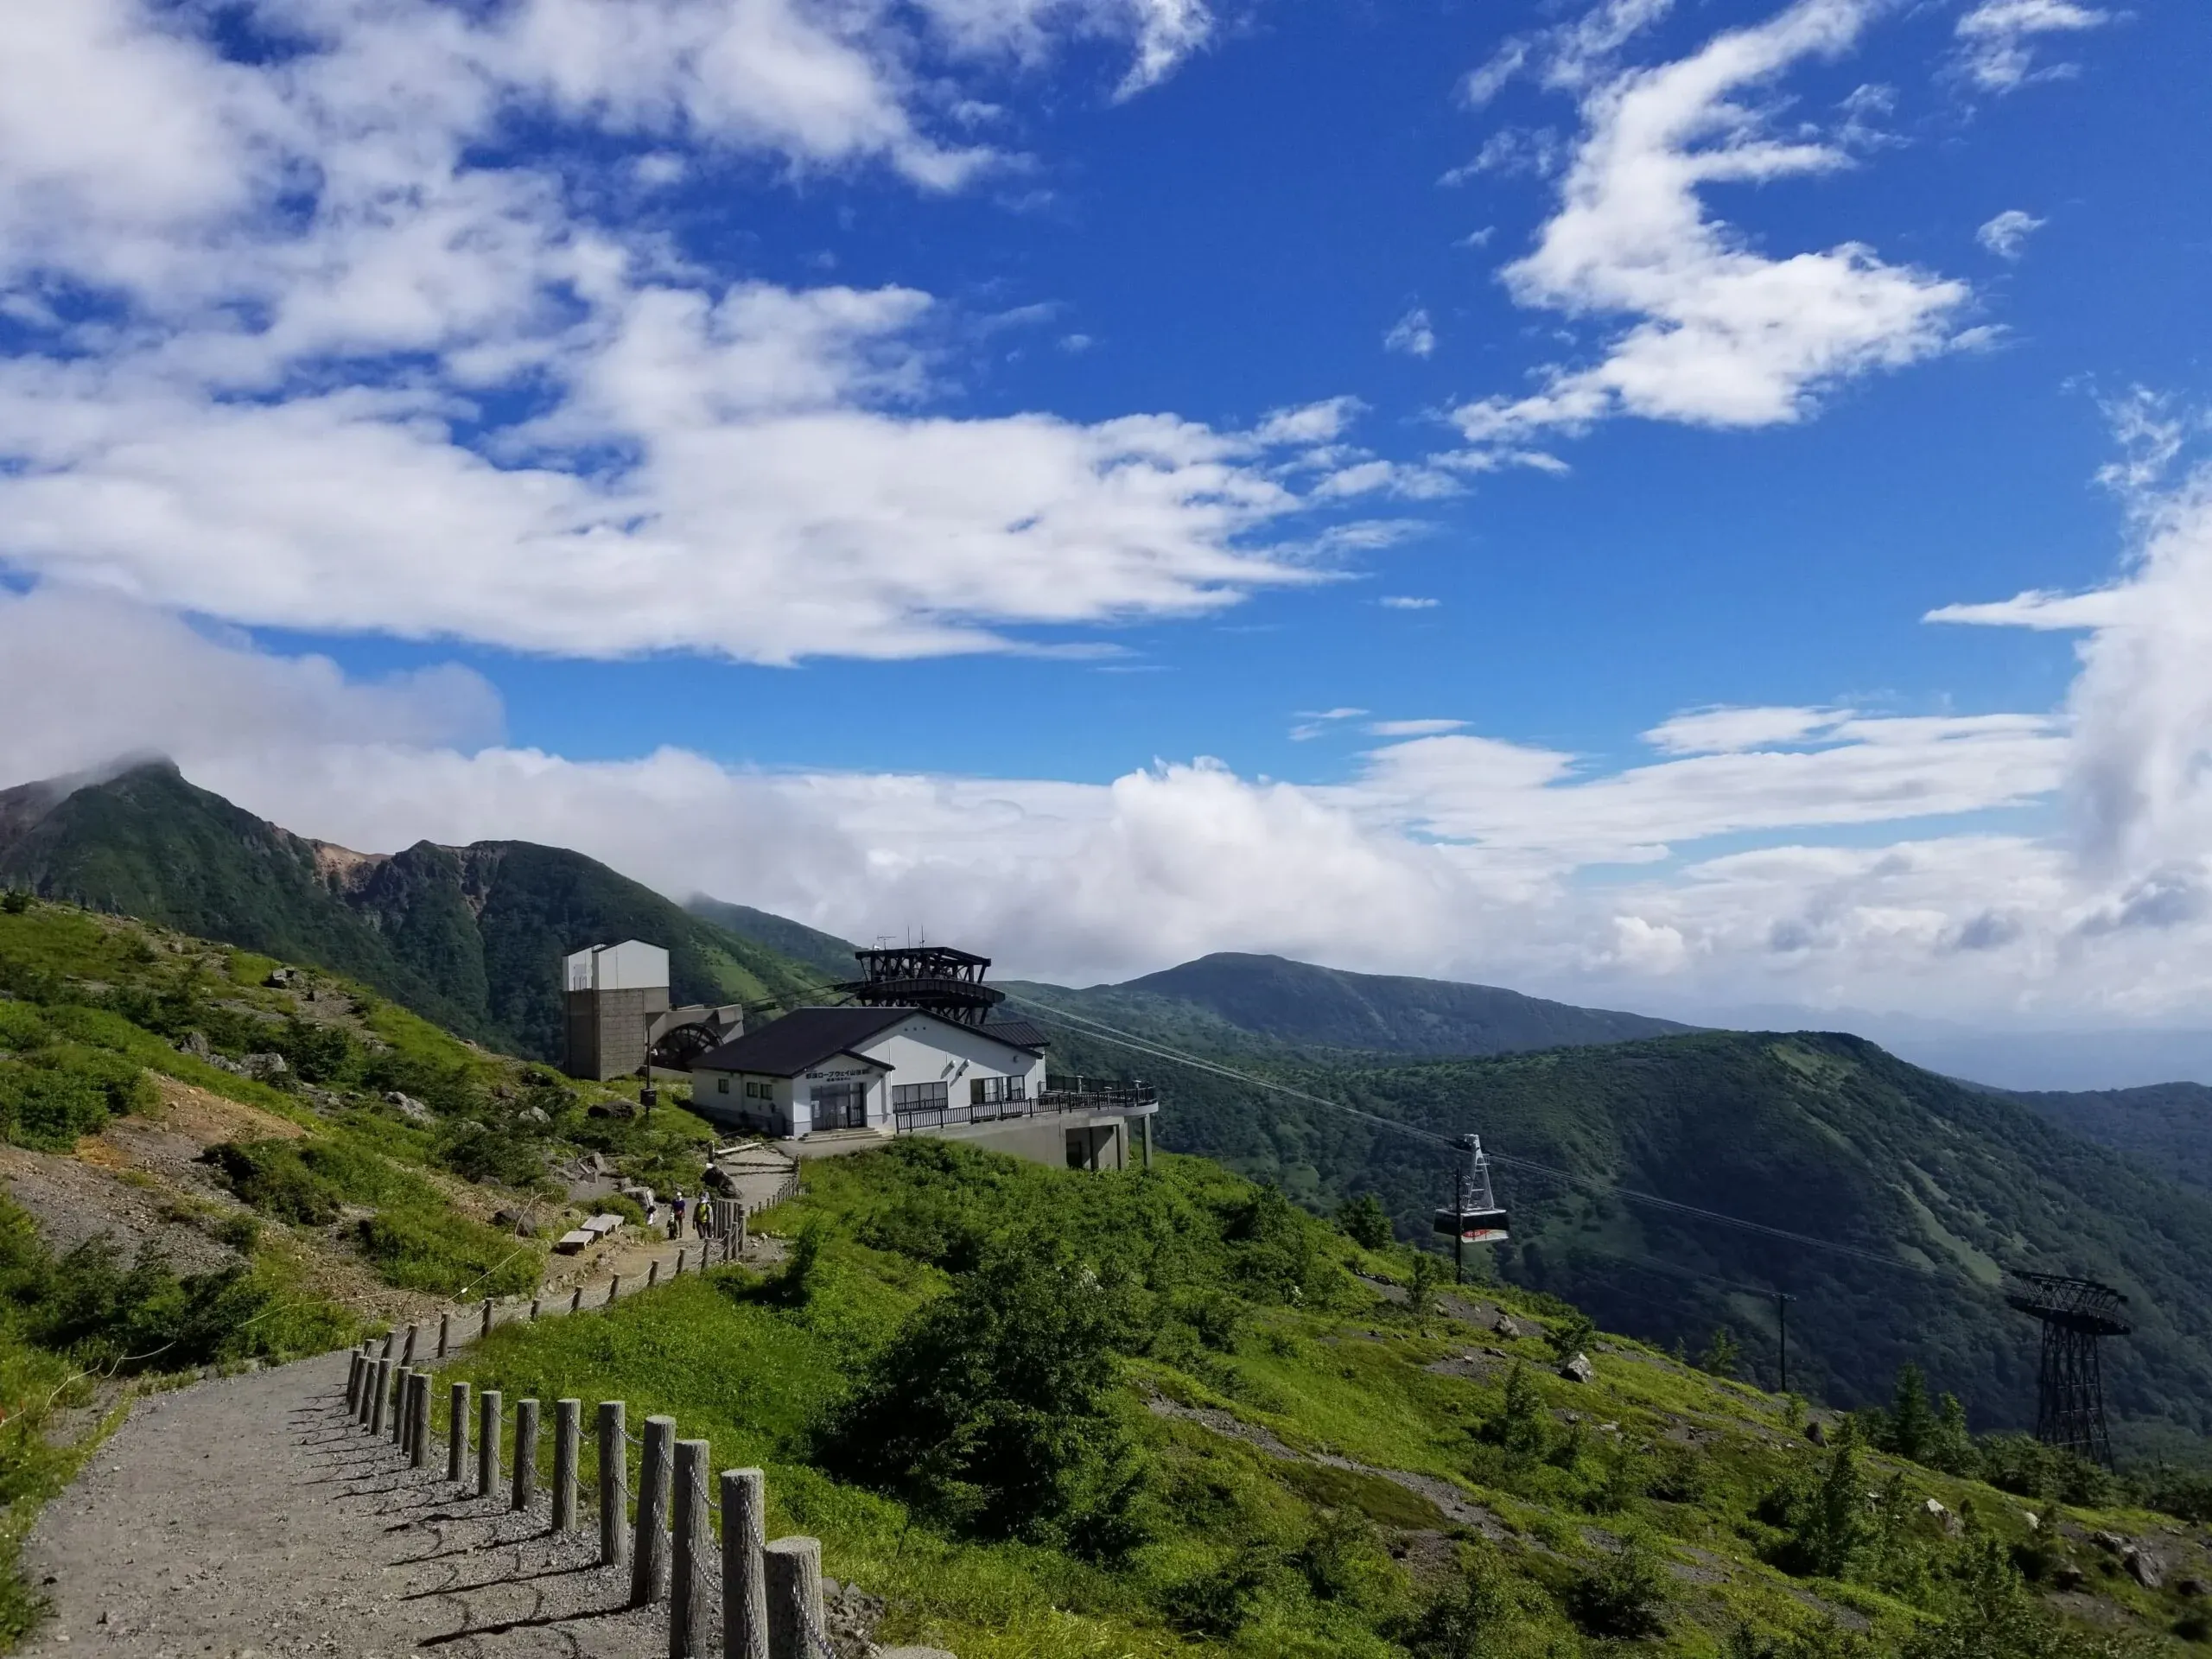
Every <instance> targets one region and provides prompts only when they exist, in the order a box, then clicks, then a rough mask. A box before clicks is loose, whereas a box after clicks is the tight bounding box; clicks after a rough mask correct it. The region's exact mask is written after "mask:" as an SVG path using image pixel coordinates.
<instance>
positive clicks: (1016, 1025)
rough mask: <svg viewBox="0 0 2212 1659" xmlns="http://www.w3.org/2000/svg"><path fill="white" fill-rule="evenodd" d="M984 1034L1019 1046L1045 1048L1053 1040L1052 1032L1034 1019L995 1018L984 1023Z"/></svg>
mask: <svg viewBox="0 0 2212 1659" xmlns="http://www.w3.org/2000/svg"><path fill="white" fill-rule="evenodd" d="M983 1035H984V1036H986V1037H995V1038H997V1039H999V1041H1001V1042H1002V1043H1012V1044H1014V1046H1015V1047H1017V1048H1043V1047H1044V1046H1046V1044H1047V1043H1049V1042H1051V1041H1052V1033H1049V1032H1047V1031H1046V1029H1045V1027H1042V1026H1040V1025H1039V1024H1038V1023H1037V1022H1036V1021H1035V1020H990V1021H988V1022H987V1023H986V1024H985V1025H984V1027H983Z"/></svg>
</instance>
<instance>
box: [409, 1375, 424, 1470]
mask: <svg viewBox="0 0 2212 1659" xmlns="http://www.w3.org/2000/svg"><path fill="white" fill-rule="evenodd" d="M413 1422H414V1427H412V1428H410V1430H409V1431H408V1447H407V1462H408V1465H409V1466H410V1468H415V1469H421V1468H424V1467H427V1466H428V1465H429V1461H430V1374H429V1372H428V1371H417V1372H416V1373H415V1415H414V1419H413Z"/></svg>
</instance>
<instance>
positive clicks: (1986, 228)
mask: <svg viewBox="0 0 2212 1659" xmlns="http://www.w3.org/2000/svg"><path fill="white" fill-rule="evenodd" d="M2048 222H2049V221H2048V220H2045V219H2037V217H2036V216H2035V215H2034V214H2033V213H2024V212H2022V211H2021V210H2020V209H2019V208H2018V207H2007V208H2006V209H2005V211H2004V212H2003V213H1999V214H1998V215H1997V216H1996V217H1995V218H1994V219H1990V220H1988V221H1987V222H1986V223H1985V224H1984V225H1983V226H1982V227H1981V228H1980V230H1978V231H1976V232H1974V240H1975V241H1977V242H1979V243H1980V244H1981V245H1982V246H1983V247H1985V248H1986V249H1988V250H1989V251H1990V252H1992V253H1993V254H1995V255H1996V256H1997V257H1999V259H2017V258H2018V257H2020V252H2021V250H2022V249H2024V247H2026V246H2027V242H2028V238H2029V237H2031V236H2032V235H2033V234H2034V233H2035V232H2037V231H2039V230H2041V229H2042V228H2043V227H2044V225H2045V224H2047V223H2048Z"/></svg>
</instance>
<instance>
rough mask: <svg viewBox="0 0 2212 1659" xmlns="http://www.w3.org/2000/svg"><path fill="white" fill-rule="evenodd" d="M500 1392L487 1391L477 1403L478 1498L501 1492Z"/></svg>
mask: <svg viewBox="0 0 2212 1659" xmlns="http://www.w3.org/2000/svg"><path fill="white" fill-rule="evenodd" d="M499 1404H500V1402H499V1390H498V1389H485V1390H484V1392H483V1393H482V1394H481V1395H478V1396H477V1401H476V1496H477V1497H491V1496H492V1494H493V1493H494V1492H496V1491H499Z"/></svg>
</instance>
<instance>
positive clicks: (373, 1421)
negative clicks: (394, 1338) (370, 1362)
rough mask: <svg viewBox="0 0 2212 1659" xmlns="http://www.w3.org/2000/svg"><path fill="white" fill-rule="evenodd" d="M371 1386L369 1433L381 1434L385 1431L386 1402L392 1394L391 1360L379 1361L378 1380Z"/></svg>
mask: <svg viewBox="0 0 2212 1659" xmlns="http://www.w3.org/2000/svg"><path fill="white" fill-rule="evenodd" d="M369 1386H370V1395H369V1433H372V1434H377V1435H381V1434H382V1433H384V1413H385V1401H386V1400H387V1399H389V1398H390V1397H391V1360H389V1359H379V1360H378V1361H377V1375H376V1380H375V1381H374V1382H373V1383H371V1384H370V1385H369Z"/></svg>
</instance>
